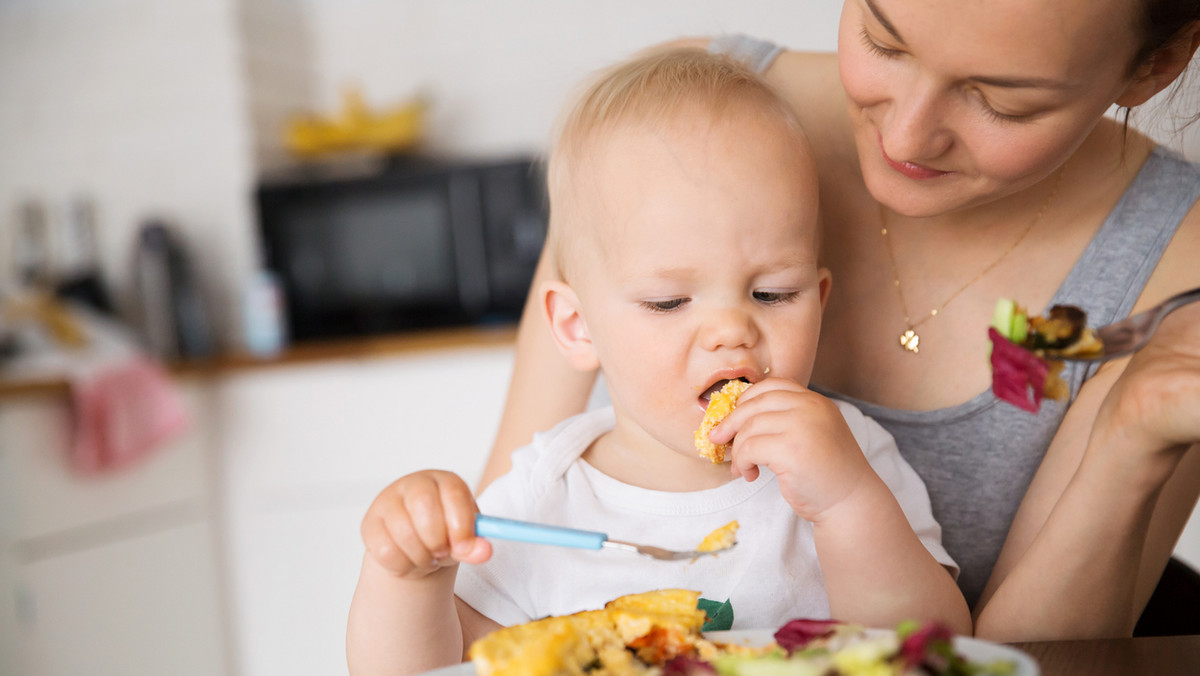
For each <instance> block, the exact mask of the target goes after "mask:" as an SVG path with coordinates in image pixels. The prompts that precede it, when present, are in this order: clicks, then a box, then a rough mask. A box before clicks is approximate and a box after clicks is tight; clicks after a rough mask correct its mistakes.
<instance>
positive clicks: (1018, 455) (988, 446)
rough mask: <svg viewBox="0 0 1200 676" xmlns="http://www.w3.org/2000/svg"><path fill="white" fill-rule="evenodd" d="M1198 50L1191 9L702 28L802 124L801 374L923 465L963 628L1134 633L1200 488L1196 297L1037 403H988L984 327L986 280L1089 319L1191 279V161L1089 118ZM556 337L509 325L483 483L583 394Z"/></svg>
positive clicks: (1102, 3)
mask: <svg viewBox="0 0 1200 676" xmlns="http://www.w3.org/2000/svg"><path fill="white" fill-rule="evenodd" d="M1198 42H1200V7H1197V3H1195V2H1194V0H1186V1H1185V0H1057V1H1056V2H1051V3H1047V2H1043V1H1041V0H1006V1H1005V2H999V3H976V2H961V1H960V0H923V1H921V2H911V1H910V0H846V2H845V6H844V9H843V13H842V19H841V24H840V29H839V36H838V54H837V56H836V57H835V56H834V55H815V54H802V53H795V52H783V53H781V54H777V53H776V52H775V51H773V50H772V49H771V48H770V45H763V44H755V43H747V42H745V41H740V42H739V41H737V40H733V41H729V40H727V39H721V40H719V41H716V42H715V44H712V45H710V49H719V50H723V51H736V52H745V53H746V54H747V55H749V56H750V57H752V58H756V59H758V61H759V65H760V66H761V67H762V68H763V69H764V70H765V72H766V74H767V77H768V78H769V79H770V80H771V81H773V82H774V83H775V84H776V86H778V87H779V88H780V89H781V90H782V91H783V92H784V93H785V94H786V95H787V96H788V97H789V100H791V101H792V102H793V105H794V107H795V109H796V110H797V112H798V113H799V114H800V116H801V118H802V121H803V122H804V124H805V127H806V129H807V131H808V134H809V137H810V139H811V141H812V144H813V148H814V151H815V153H816V155H817V156H818V163H819V166H820V167H821V171H822V175H821V185H822V190H821V211H822V217H823V220H824V227H825V230H824V232H825V234H824V237H825V240H824V246H823V254H824V255H825V257H826V263H827V265H828V266H829V267H830V268H831V269H832V271H833V278H834V290H833V292H832V294H831V296H830V301H829V304H828V309H827V311H826V314H825V324H824V326H823V331H822V338H821V345H820V348H819V354H818V363H817V368H816V371H815V373H814V376H813V383H814V387H816V388H817V389H820V390H821V391H823V392H826V393H828V394H830V395H832V396H840V397H844V398H847V399H849V400H851V401H852V402H854V403H856V404H859V405H860V406H862V407H863V408H864V410H866V412H867V413H868V414H869V415H872V416H873V417H875V418H876V419H878V420H879V421H880V422H881V423H883V424H884V425H885V426H886V427H888V428H889V430H890V431H891V432H892V433H893V434H894V435H895V436H896V437H897V439H898V441H899V442H900V445H901V450H902V451H903V452H904V454H905V456H906V457H907V458H908V460H909V462H910V463H912V464H913V465H914V467H915V468H916V469H917V471H918V472H919V473H921V474H922V478H923V479H924V480H925V481H926V483H927V485H928V487H929V491H930V494H931V498H932V500H933V506H934V511H935V514H936V515H937V517H938V519H939V521H941V522H942V525H943V529H944V541H945V543H946V546H947V548H949V549H950V551H951V554H952V555H953V556H954V557H955V558H956V560H958V562H959V564H960V565H961V566H962V567H963V573H962V576H961V577H960V579H959V584H960V587H962V589H963V591H964V594H965V595H966V597H967V600H968V602H969V603H970V604H972V606H973V607H974V613H975V619H976V634H977V635H981V636H985V637H989V638H993V639H998V640H1021V639H1032V638H1037V639H1053V638H1070V637H1086V636H1120V635H1129V634H1130V633H1131V631H1132V628H1133V625H1134V623H1135V622H1136V620H1137V618H1138V615H1139V614H1140V612H1141V609H1142V608H1143V607H1144V605H1145V603H1146V600H1147V599H1148V598H1149V596H1150V594H1151V592H1152V591H1153V589H1154V586H1155V583H1156V582H1157V580H1158V578H1159V576H1160V574H1161V573H1162V570H1163V567H1164V565H1165V563H1166V561H1167V560H1168V558H1169V556H1170V553H1171V551H1172V549H1173V548H1174V544H1175V541H1176V539H1177V538H1178V535H1179V533H1180V531H1181V530H1182V528H1183V526H1184V524H1185V523H1186V522H1187V519H1188V517H1189V515H1190V513H1191V510H1192V507H1193V505H1194V504H1195V502H1196V498H1197V494H1198V493H1200V453H1187V452H1186V451H1187V450H1188V449H1189V448H1190V447H1193V446H1194V445H1195V443H1196V441H1197V440H1200V415H1197V414H1195V413H1194V411H1196V410H1200V310H1198V309H1197V307H1196V306H1193V307H1191V308H1186V309H1184V310H1180V311H1178V312H1177V313H1175V315H1173V316H1172V317H1171V318H1169V319H1168V320H1167V322H1165V323H1164V325H1163V328H1162V329H1161V335H1160V336H1159V337H1158V338H1157V339H1156V340H1155V342H1154V343H1153V344H1152V346H1151V347H1149V348H1147V349H1145V350H1143V351H1142V352H1141V353H1139V354H1138V355H1136V356H1135V357H1134V358H1133V359H1132V360H1120V361H1114V362H1109V363H1106V364H1104V365H1103V366H1100V367H1099V368H1096V367H1086V366H1082V365H1072V366H1069V367H1068V370H1067V372H1066V373H1065V376H1066V378H1067V380H1068V382H1069V383H1070V385H1071V395H1072V396H1071V398H1070V400H1069V402H1064V403H1062V404H1058V403H1053V402H1052V403H1048V404H1043V410H1042V411H1041V413H1040V414H1039V415H1037V416H1032V415H1029V414H1027V413H1025V412H1023V411H1020V410H1018V409H1016V408H1014V407H1011V406H1009V405H1007V404H1004V403H1001V402H998V401H997V400H996V399H995V398H994V397H993V396H992V395H991V393H990V391H989V383H990V371H989V366H988V361H987V337H986V327H987V325H988V322H989V319H990V316H991V312H992V308H993V307H994V305H995V302H996V299H998V298H1001V297H1009V298H1015V299H1017V300H1018V301H1019V302H1021V303H1022V304H1023V305H1025V306H1027V307H1029V308H1030V309H1031V310H1034V311H1038V310H1040V309H1042V308H1045V307H1048V306H1049V305H1051V304H1054V303H1071V304H1075V305H1080V306H1082V307H1083V308H1084V309H1085V310H1087V311H1088V312H1089V316H1090V320H1091V322H1092V323H1105V322H1108V321H1111V320H1114V319H1118V318H1120V317H1121V316H1124V315H1126V314H1129V313H1130V312H1138V311H1141V310H1142V309H1145V308H1147V307H1149V306H1151V305H1153V304H1155V303H1157V302H1159V301H1161V300H1162V299H1163V298H1165V297H1167V296H1168V295H1170V294H1172V293H1174V292H1177V291H1179V290H1181V289H1185V288H1191V287H1195V286H1200V266H1197V265H1196V264H1195V252H1197V251H1200V208H1196V207H1194V203H1195V201H1196V199H1197V197H1198V196H1200V169H1198V168H1197V167H1195V166H1193V165H1191V164H1188V163H1186V162H1182V161H1181V160H1179V159H1178V158H1175V157H1173V156H1171V155H1170V154H1169V153H1166V152H1164V151H1162V150H1161V149H1156V147H1155V145H1154V143H1153V142H1152V141H1150V140H1149V139H1147V138H1146V137H1144V136H1142V135H1141V134H1138V133H1137V132H1135V131H1132V130H1129V129H1127V128H1125V126H1123V125H1122V124H1121V123H1120V122H1118V121H1115V120H1112V119H1110V118H1106V117H1104V113H1105V111H1106V110H1108V109H1109V107H1110V106H1111V105H1112V104H1113V103H1116V104H1117V105H1119V106H1124V107H1127V108H1133V107H1136V106H1138V105H1140V104H1142V103H1144V102H1145V101H1146V100H1148V99H1149V98H1150V97H1151V96H1153V95H1154V94H1156V93H1158V92H1160V91H1162V90H1164V89H1166V88H1167V87H1168V86H1170V85H1171V84H1172V83H1173V82H1175V81H1176V80H1177V79H1178V78H1179V77H1180V75H1181V73H1182V72H1183V71H1184V70H1185V69H1186V67H1187V65H1188V63H1189V61H1190V59H1191V57H1192V55H1193V53H1194V52H1195V50H1196V47H1197V44H1198ZM695 44H700V45H705V44H709V41H707V40H704V41H698V42H695ZM551 267H552V266H551V265H550V264H549V262H548V261H546V260H543V261H542V266H541V268H540V272H539V276H542V275H548V274H550V273H549V270H550V269H551ZM535 312H537V308H527V311H526V319H528V318H529V317H530V315H531V314H533V313H535ZM549 341H550V339H549V337H548V335H546V333H545V331H544V330H543V329H542V328H541V323H540V322H536V321H523V322H522V327H521V331H520V336H519V339H518V354H517V362H516V368H515V371H514V375H513V380H512V383H511V387H510V392H509V401H508V404H507V407H506V410H505V415H504V419H503V421H502V424H501V428H500V432H499V435H498V438H497V443H496V448H495V450H494V452H493V455H492V458H491V459H490V461H489V464H488V467H487V470H486V472H485V476H484V482H485V484H486V482H487V481H489V480H490V479H491V478H494V477H495V476H497V475H498V474H500V473H502V472H503V471H504V470H505V469H506V467H507V463H508V455H509V453H511V451H512V449H513V448H514V447H516V446H519V445H521V444H523V443H527V442H528V440H529V439H530V437H531V435H532V433H533V432H534V431H537V430H540V429H546V428H549V427H550V426H552V425H553V424H554V423H556V422H557V421H559V420H560V419H562V418H563V417H565V416H567V415H570V414H574V413H577V412H579V411H581V410H582V409H583V408H584V406H585V405H586V401H587V398H588V394H589V392H590V389H591V385H592V382H593V379H592V378H590V377H580V376H578V375H577V374H575V373H573V372H571V371H570V369H569V368H568V366H567V365H566V363H565V362H563V361H561V360H560V359H559V358H558V357H557V355H556V353H555V351H554V350H553V348H552V347H551V344H550V342H549ZM880 374H885V376H884V377H881V375H880ZM733 431H736V430H733Z"/></svg>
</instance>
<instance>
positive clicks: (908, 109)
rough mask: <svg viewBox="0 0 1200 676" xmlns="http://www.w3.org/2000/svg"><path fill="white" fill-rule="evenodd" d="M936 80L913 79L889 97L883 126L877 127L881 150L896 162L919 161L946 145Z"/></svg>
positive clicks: (935, 154) (948, 138)
mask: <svg viewBox="0 0 1200 676" xmlns="http://www.w3.org/2000/svg"><path fill="white" fill-rule="evenodd" d="M946 112H947V111H946V108H945V105H944V101H943V99H942V96H941V93H940V92H939V91H938V89H937V87H936V84H935V83H931V82H923V81H920V80H915V81H913V82H912V83H911V84H910V86H908V87H907V88H906V91H905V92H904V93H903V94H902V95H900V96H897V97H895V98H894V99H893V102H892V109H891V111H890V113H889V115H888V117H887V122H886V126H885V127H883V128H882V129H880V134H881V135H882V137H883V151H884V152H885V153H887V156H888V157H889V158H891V159H892V160H894V161H896V162H912V163H915V164H923V163H925V162H927V161H929V160H933V159H936V158H938V157H940V156H941V155H942V154H943V153H944V152H946V150H947V149H949V147H950V144H951V140H952V138H953V137H952V134H951V133H950V130H949V129H948V128H947V126H946V118H945V116H946Z"/></svg>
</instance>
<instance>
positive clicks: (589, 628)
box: [467, 589, 712, 676]
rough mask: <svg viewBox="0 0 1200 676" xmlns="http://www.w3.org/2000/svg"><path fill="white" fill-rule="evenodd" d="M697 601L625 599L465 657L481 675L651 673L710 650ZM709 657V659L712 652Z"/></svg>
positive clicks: (504, 635) (535, 626) (656, 594)
mask: <svg viewBox="0 0 1200 676" xmlns="http://www.w3.org/2000/svg"><path fill="white" fill-rule="evenodd" d="M699 598H700V593H699V592H696V591H690V590H687V589H662V590H657V591H651V592H645V593H642V594H631V595H629V596H622V597H620V598H618V599H615V600H613V601H609V602H608V603H607V604H605V606H604V608H603V609H602V610H587V611H583V612H579V613H574V614H572V615H563V616H556V617H546V618H542V619H540V620H534V621H532V622H527V623H525V624H521V625H517V626H513V627H506V628H503V629H499V630H497V631H494V632H492V633H491V634H488V635H487V636H485V637H483V638H481V639H479V640H478V641H475V642H474V643H473V644H471V647H470V649H469V650H468V653H467V654H468V656H469V657H470V658H471V661H472V662H473V663H474V665H475V670H476V672H477V674H478V676H517V675H520V676H543V675H544V676H553V675H557V674H570V675H572V676H575V675H582V674H584V673H585V672H586V673H587V674H589V676H622V675H624V674H645V673H648V672H649V667H648V666H647V665H650V666H661V665H662V664H663V663H665V662H666V661H667V660H670V659H671V658H673V657H675V656H677V655H680V654H693V653H694V652H697V651H699V650H700V646H699V645H698V644H703V643H705V642H704V641H703V639H701V638H700V627H701V626H703V624H704V621H705V619H706V616H705V614H704V611H702V610H700V609H698V608H697V607H696V602H697V601H698V600H699ZM631 650H632V651H633V652H631ZM704 652H706V653H709V654H711V653H712V650H711V646H708V645H706V646H705V650H704ZM635 654H636V655H637V659H635V658H634V655H635Z"/></svg>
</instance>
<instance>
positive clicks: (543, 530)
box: [475, 514, 736, 561]
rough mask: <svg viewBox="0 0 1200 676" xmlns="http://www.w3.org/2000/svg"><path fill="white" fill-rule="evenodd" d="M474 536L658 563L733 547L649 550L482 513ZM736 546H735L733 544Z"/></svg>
mask: <svg viewBox="0 0 1200 676" xmlns="http://www.w3.org/2000/svg"><path fill="white" fill-rule="evenodd" d="M475 534H476V535H478V536H480V537H485V538H498V539H501V540H514V541H516V542H529V543H533V544H539V545H557V546H559V547H575V548H576V549H602V548H603V549H619V550H621V551H626V552H633V553H635V554H641V555H642V556H648V557H650V558H652V559H659V560H660V561H683V560H685V559H695V558H699V557H701V556H708V555H710V554H713V555H715V554H719V553H721V552H727V551H729V550H730V549H732V548H733V547H726V548H725V549H717V550H712V551H707V552H701V551H690V552H680V551H675V550H672V549H663V548H662V547H652V546H650V545H635V544H633V543H632V542H621V541H620V540H611V539H609V537H608V535H606V534H604V533H597V532H594V531H590V530H576V529H574V528H564V527H562V526H551V525H548V524H544V523H531V522H529V521H517V520H515V519H501V518H498V517H494V516H487V515H485V514H478V515H476V516H475ZM735 545H736V543H735Z"/></svg>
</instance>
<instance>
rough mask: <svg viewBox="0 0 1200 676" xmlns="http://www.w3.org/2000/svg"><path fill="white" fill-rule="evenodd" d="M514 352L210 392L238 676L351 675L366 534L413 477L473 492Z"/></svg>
mask: <svg viewBox="0 0 1200 676" xmlns="http://www.w3.org/2000/svg"><path fill="white" fill-rule="evenodd" d="M512 355H513V350H512V347H511V345H508V344H505V345H500V346H469V347H454V348H446V349H435V350H429V351H421V352H411V353H406V354H401V355H395V356H390V357H376V358H371V359H367V360H351V359H338V360H331V361H325V362H321V363H316V364H310V365H293V366H289V367H288V368H286V369H264V370H260V371H245V372H237V373H230V374H229V375H227V376H225V377H222V378H221V379H220V380H219V382H216V383H214V384H213V401H214V413H215V416H216V418H217V419H218V420H220V421H221V428H220V429H221V433H220V436H219V439H218V440H217V447H218V448H219V457H220V463H221V467H222V469H221V485H222V487H223V495H222V503H223V514H224V525H223V531H224V533H225V534H226V536H227V541H228V562H229V565H230V581H231V586H232V591H233V593H232V599H233V604H234V608H233V617H234V633H235V636H236V638H235V644H236V645H237V646H238V651H237V652H238V660H237V661H238V668H237V673H238V674H240V676H273V675H274V674H294V675H297V676H308V675H312V676H316V675H317V674H320V675H322V676H335V675H337V674H345V673H346V657H345V654H346V651H345V636H346V619H347V615H348V613H349V609H350V598H351V595H352V594H353V591H354V585H355V583H356V581H357V579H358V570H359V565H360V564H361V562H362V552H363V548H362V541H361V539H360V538H359V523H360V521H361V520H362V516H363V513H364V512H365V511H366V509H367V506H368V505H369V504H370V502H371V500H372V499H374V497H375V495H376V494H377V493H378V492H379V491H380V490H381V489H382V488H383V487H384V486H386V485H387V484H388V483H390V482H391V481H393V480H394V479H397V478H399V477H400V476H402V475H404V474H407V473H409V472H412V471H415V470H418V469H424V468H434V467H436V468H441V469H449V470H453V471H456V472H459V473H460V474H462V475H463V476H464V478H466V479H467V481H468V482H470V483H472V484H473V483H474V482H475V481H476V480H477V478H478V476H479V473H480V472H481V471H482V469H483V464H484V460H485V458H486V457H487V454H488V452H489V450H490V448H491V444H492V441H493V438H494V436H495V431H496V426H497V425H498V424H499V421H500V414H501V410H502V408H503V405H504V397H505V392H506V391H507V387H508V379H509V374H510V372H511V368H512Z"/></svg>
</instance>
